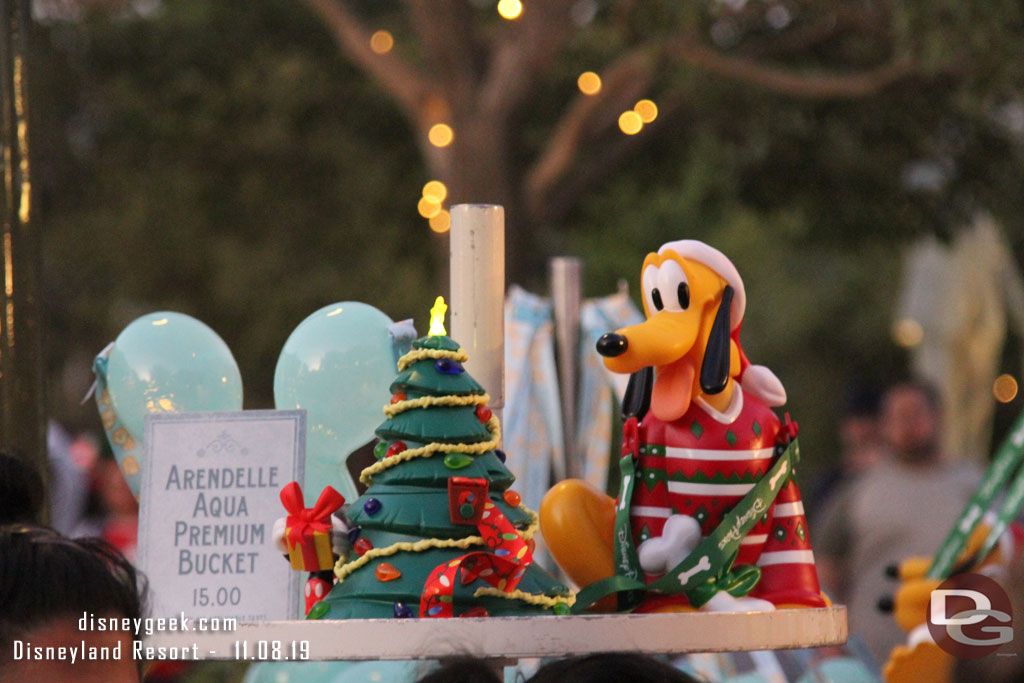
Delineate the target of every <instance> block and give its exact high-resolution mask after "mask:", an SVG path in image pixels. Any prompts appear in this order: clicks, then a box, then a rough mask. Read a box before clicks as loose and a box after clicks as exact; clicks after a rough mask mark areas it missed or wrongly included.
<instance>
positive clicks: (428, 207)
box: [416, 197, 441, 218]
mask: <svg viewBox="0 0 1024 683" xmlns="http://www.w3.org/2000/svg"><path fill="white" fill-rule="evenodd" d="M416 210H417V211H419V214H420V215H421V216H423V217H424V218H433V217H434V216H436V215H437V214H439V213H441V202H439V201H437V200H436V199H434V198H433V197H422V198H421V199H420V201H419V203H418V204H416Z"/></svg>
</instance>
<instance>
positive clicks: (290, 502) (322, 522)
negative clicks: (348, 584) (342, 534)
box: [281, 481, 345, 571]
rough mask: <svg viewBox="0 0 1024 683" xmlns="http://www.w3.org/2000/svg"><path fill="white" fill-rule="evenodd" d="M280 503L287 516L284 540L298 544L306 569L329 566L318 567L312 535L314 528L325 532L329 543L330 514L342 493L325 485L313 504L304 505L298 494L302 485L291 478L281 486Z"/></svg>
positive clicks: (342, 503)
mask: <svg viewBox="0 0 1024 683" xmlns="http://www.w3.org/2000/svg"><path fill="white" fill-rule="evenodd" d="M281 503H282V504H283V505H284V509H285V510H287V511H288V519H287V521H286V522H285V526H286V527H287V529H288V533H287V536H286V537H287V541H288V547H289V550H291V549H292V548H294V547H296V546H298V547H299V548H301V549H302V559H303V562H304V564H305V566H304V569H306V570H307V571H317V569H318V568H319V569H325V568H326V569H329V568H330V567H321V566H320V565H321V564H322V563H321V562H320V559H319V556H318V554H317V549H316V543H315V541H314V535H315V534H316V533H317V532H320V533H322V534H325V535H326V537H327V539H328V543H330V533H331V514H333V513H334V512H335V511H336V510H337V509H338V508H340V507H341V506H342V505H344V504H345V497H344V496H342V495H341V494H340V493H338V492H337V491H335V490H334V488H332V487H330V486H328V487H326V488H325V489H324V490H323V491H322V492H321V493H320V497H319V498H318V499H317V501H316V505H314V506H313V507H311V508H307V507H306V503H305V500H304V499H303V497H302V489H301V488H300V487H299V484H298V482H295V481H293V482H291V483H290V484H288V485H286V486H285V487H284V488H283V489H281Z"/></svg>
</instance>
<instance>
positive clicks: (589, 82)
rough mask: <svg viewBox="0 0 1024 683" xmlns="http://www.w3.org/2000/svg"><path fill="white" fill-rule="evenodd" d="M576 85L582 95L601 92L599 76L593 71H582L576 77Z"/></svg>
mask: <svg viewBox="0 0 1024 683" xmlns="http://www.w3.org/2000/svg"><path fill="white" fill-rule="evenodd" d="M576 86H577V87H579V89H580V92H581V93H583V94H584V95H596V94H597V93H599V92H601V77H600V76H598V75H597V74H596V73H594V72H593V71H584V72H583V73H581V74H580V77H579V78H577V79H576Z"/></svg>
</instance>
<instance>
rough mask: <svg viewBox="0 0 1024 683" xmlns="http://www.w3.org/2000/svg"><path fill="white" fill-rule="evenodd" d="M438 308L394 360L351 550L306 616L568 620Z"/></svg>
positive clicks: (532, 524)
mask: <svg viewBox="0 0 1024 683" xmlns="http://www.w3.org/2000/svg"><path fill="white" fill-rule="evenodd" d="M446 308H447V307H446V306H445V305H444V303H443V300H442V299H441V298H440V297H438V300H437V303H436V304H435V306H434V308H433V309H432V310H431V314H432V319H431V329H430V334H428V335H427V336H425V337H421V338H420V339H417V340H416V341H415V342H414V343H413V346H412V350H411V351H410V352H409V353H407V354H405V355H404V356H403V357H402V358H401V359H399V362H398V372H399V374H398V376H397V377H396V378H395V380H394V381H393V382H392V384H391V387H390V390H391V393H392V396H391V402H390V404H389V405H387V406H386V407H385V408H384V414H385V416H386V419H385V421H384V422H383V423H382V424H381V425H380V426H379V427H378V428H377V430H376V435H377V437H378V438H379V442H378V444H377V446H376V448H375V451H374V454H375V456H376V458H377V462H376V463H374V464H373V465H371V466H370V467H367V468H366V469H364V470H363V472H362V473H361V475H360V481H361V482H362V483H363V484H364V485H366V486H367V487H368V488H367V490H366V492H365V493H364V494H363V495H362V496H361V497H360V498H359V499H357V500H356V501H355V502H354V503H353V504H352V505H351V506H350V508H349V510H348V517H349V520H350V522H351V524H352V527H351V531H350V533H349V537H350V540H351V541H352V547H353V550H354V552H353V554H352V555H351V556H349V557H348V558H345V559H343V560H342V561H339V562H338V564H337V566H336V567H335V575H336V577H337V583H336V584H335V585H334V587H333V589H332V590H331V591H330V593H329V594H328V595H327V597H326V598H324V600H322V601H321V602H320V603H318V604H317V605H315V606H314V607H313V609H312V610H311V612H310V614H309V618H310V619H352V618H380V617H398V618H403V617H417V616H418V617H421V618H437V617H452V616H456V617H461V616H467V617H483V616H490V615H494V616H515V615H538V614H546V613H547V614H552V613H554V614H565V613H568V611H569V608H570V606H571V604H572V602H573V598H572V592H571V591H570V590H569V589H568V588H566V587H565V586H563V585H561V584H560V583H559V582H558V581H557V580H556V579H555V578H554V577H553V576H551V575H550V574H549V573H548V572H547V571H545V570H544V569H543V568H541V567H539V566H537V565H535V564H533V561H532V556H533V541H532V537H533V535H534V533H535V532H536V530H537V515H536V514H535V513H534V512H533V511H531V510H529V509H527V508H526V507H525V506H523V505H522V504H521V502H520V498H519V495H518V494H517V493H516V492H515V491H512V490H511V489H510V488H509V487H510V486H511V485H512V483H513V481H514V479H515V478H514V476H513V475H512V473H511V472H510V471H509V470H508V468H506V467H505V464H504V461H505V454H504V453H503V452H502V451H501V450H500V449H499V446H500V444H501V427H500V424H499V420H498V418H497V416H495V415H494V414H492V412H491V410H490V409H489V408H488V407H487V403H488V401H489V396H488V395H487V393H486V391H485V390H484V388H483V387H482V386H480V384H479V383H477V381H476V380H475V379H473V377H472V376H470V374H469V373H468V372H466V371H465V369H464V367H463V365H462V364H463V363H464V362H465V361H466V360H467V359H468V356H467V354H466V352H465V351H464V350H463V349H462V348H461V347H460V346H459V344H458V343H457V342H455V341H454V340H452V339H451V338H450V337H448V336H447V334H446V332H445V330H444V326H443V320H444V311H445V309H446Z"/></svg>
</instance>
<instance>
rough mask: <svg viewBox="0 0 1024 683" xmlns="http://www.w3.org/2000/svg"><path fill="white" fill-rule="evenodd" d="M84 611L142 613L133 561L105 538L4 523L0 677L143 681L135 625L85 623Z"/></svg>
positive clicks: (0, 566) (107, 615)
mask: <svg viewBox="0 0 1024 683" xmlns="http://www.w3.org/2000/svg"><path fill="white" fill-rule="evenodd" d="M83 615H90V616H93V617H97V618H100V617H103V618H111V617H116V618H120V619H123V618H129V619H133V620H134V619H138V618H140V617H141V616H142V598H141V595H140V589H139V579H138V576H137V574H136V572H135V568H134V567H132V565H131V564H130V563H129V562H128V561H127V560H126V559H124V557H123V556H122V555H121V554H120V553H119V552H117V550H115V549H114V548H113V547H112V546H110V545H109V544H107V543H106V542H104V541H101V540H100V539H70V538H67V537H65V536H62V535H61V534H59V533H57V532H56V531H53V530H52V529H48V528H46V527H40V526H34V525H26V524H14V525H8V526H3V527H0V682H2V681H18V682H19V683H22V682H26V681H117V682H120V681H139V680H140V666H139V665H140V662H137V661H135V658H134V656H133V646H132V643H133V638H134V632H133V631H130V630H129V631H125V630H115V631H97V630H92V629H90V628H88V627H87V628H85V629H80V628H79V621H80V620H81V619H82V617H83ZM83 656H84V659H83ZM72 657H74V659H75V661H74V662H72ZM93 657H95V658H93Z"/></svg>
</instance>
